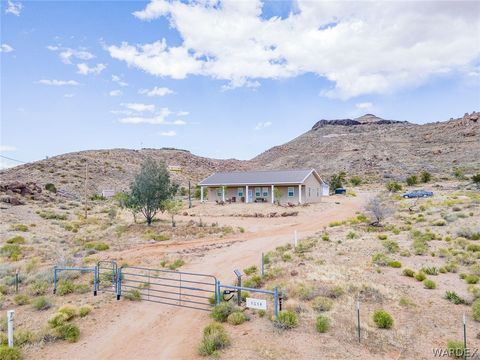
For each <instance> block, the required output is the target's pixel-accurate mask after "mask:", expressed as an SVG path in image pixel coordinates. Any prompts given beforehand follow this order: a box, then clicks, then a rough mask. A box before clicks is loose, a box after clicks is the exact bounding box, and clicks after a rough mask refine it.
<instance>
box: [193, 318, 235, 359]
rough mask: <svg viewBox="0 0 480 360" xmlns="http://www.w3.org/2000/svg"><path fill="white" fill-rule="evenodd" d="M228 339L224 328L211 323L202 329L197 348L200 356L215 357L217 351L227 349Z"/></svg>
mask: <svg viewBox="0 0 480 360" xmlns="http://www.w3.org/2000/svg"><path fill="white" fill-rule="evenodd" d="M229 344H230V339H229V337H228V334H227V332H226V331H225V329H224V327H223V326H222V325H221V324H219V323H212V324H210V325H207V326H206V327H205V328H204V329H203V338H202V341H201V343H200V346H199V347H198V352H199V354H200V355H202V356H212V355H216V354H217V351H218V350H221V349H223V348H225V347H227V346H228V345H229Z"/></svg>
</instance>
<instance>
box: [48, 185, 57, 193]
mask: <svg viewBox="0 0 480 360" xmlns="http://www.w3.org/2000/svg"><path fill="white" fill-rule="evenodd" d="M45 190H47V191H50V192H53V193H56V192H57V188H56V187H55V185H54V184H52V183H48V184H45Z"/></svg>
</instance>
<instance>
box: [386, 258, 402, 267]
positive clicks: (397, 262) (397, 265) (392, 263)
mask: <svg viewBox="0 0 480 360" xmlns="http://www.w3.org/2000/svg"><path fill="white" fill-rule="evenodd" d="M388 266H390V267H392V268H401V267H402V263H401V262H400V261H398V260H393V261H390V262H389V263H388Z"/></svg>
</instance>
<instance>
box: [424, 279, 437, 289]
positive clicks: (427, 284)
mask: <svg viewBox="0 0 480 360" xmlns="http://www.w3.org/2000/svg"><path fill="white" fill-rule="evenodd" d="M423 286H424V287H425V289H435V288H436V287H437V284H436V283H435V281H433V280H430V279H425V280H423Z"/></svg>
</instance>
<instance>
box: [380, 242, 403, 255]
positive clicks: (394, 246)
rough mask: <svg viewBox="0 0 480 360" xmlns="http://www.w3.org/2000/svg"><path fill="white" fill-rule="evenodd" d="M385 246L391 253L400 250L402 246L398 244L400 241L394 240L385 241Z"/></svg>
mask: <svg viewBox="0 0 480 360" xmlns="http://www.w3.org/2000/svg"><path fill="white" fill-rule="evenodd" d="M383 246H384V247H385V249H386V250H387V251H388V252H389V253H391V254H393V253H396V252H398V251H399V250H400V246H398V243H397V242H396V241H394V240H385V241H383Z"/></svg>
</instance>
